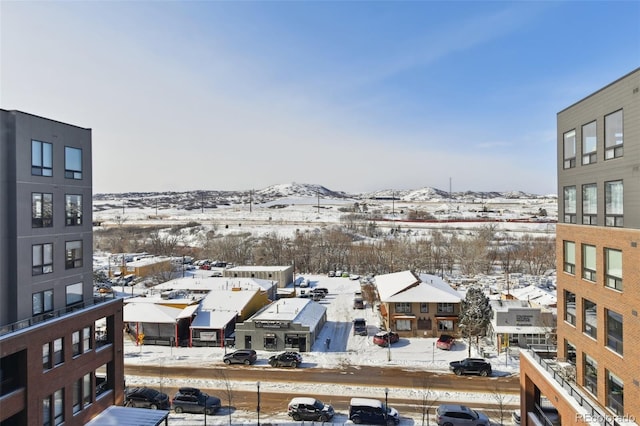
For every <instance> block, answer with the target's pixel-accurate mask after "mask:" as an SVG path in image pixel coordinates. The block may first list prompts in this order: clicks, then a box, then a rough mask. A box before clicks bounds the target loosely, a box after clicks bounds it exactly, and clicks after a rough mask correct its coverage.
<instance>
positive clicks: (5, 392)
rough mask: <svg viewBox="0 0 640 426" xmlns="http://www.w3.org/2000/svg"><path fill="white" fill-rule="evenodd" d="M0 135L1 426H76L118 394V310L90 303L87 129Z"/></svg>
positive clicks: (8, 125) (31, 127) (5, 121)
mask: <svg viewBox="0 0 640 426" xmlns="http://www.w3.org/2000/svg"><path fill="white" fill-rule="evenodd" d="M0 126H1V133H0V425H2V426H8V425H36V424H37V425H54V424H62V423H64V424H66V425H82V424H85V423H87V422H88V421H89V420H91V418H93V417H94V416H96V415H97V414H98V413H100V412H101V411H103V410H104V409H105V408H107V407H109V406H111V405H113V404H121V403H122V400H123V390H124V363H123V357H122V344H123V343H122V342H123V338H122V310H123V309H122V300H119V299H116V300H109V301H106V302H105V301H100V300H97V301H94V295H93V234H92V229H93V228H92V220H91V215H92V196H93V194H92V192H93V191H92V168H91V162H92V159H91V129H86V128H81V127H78V126H74V125H70V124H65V123H61V122H58V121H55V120H50V119H46V118H42V117H38V116H35V115H31V114H28V113H24V112H20V111H8V110H0Z"/></svg>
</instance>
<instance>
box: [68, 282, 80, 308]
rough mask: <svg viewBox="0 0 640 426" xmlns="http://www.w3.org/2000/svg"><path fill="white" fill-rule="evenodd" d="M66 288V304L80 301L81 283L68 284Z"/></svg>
mask: <svg viewBox="0 0 640 426" xmlns="http://www.w3.org/2000/svg"><path fill="white" fill-rule="evenodd" d="M66 290H67V306H69V305H73V304H76V303H80V302H82V283H76V284H71V285H68V286H67V287H66Z"/></svg>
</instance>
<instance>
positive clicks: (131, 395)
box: [124, 386, 171, 410]
mask: <svg viewBox="0 0 640 426" xmlns="http://www.w3.org/2000/svg"><path fill="white" fill-rule="evenodd" d="M124 405H125V407H135V408H150V409H152V410H169V409H170V408H171V404H170V402H169V396H168V395H167V394H166V393H163V392H160V391H157V390H155V389H152V388H147V387H142V386H140V387H132V388H126V389H125V390H124Z"/></svg>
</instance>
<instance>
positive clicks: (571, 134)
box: [563, 129, 576, 169]
mask: <svg viewBox="0 0 640 426" xmlns="http://www.w3.org/2000/svg"><path fill="white" fill-rule="evenodd" d="M563 140H564V143H563V145H564V168H565V169H572V168H574V167H575V166H576V130H575V129H573V130H570V131H568V132H567V133H565V134H564V135H563Z"/></svg>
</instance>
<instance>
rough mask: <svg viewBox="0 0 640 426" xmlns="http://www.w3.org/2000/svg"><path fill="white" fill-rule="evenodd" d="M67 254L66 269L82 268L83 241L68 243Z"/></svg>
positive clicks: (66, 245) (66, 246)
mask: <svg viewBox="0 0 640 426" xmlns="http://www.w3.org/2000/svg"><path fill="white" fill-rule="evenodd" d="M65 252H66V254H65V269H73V268H82V241H67V242H66V244H65Z"/></svg>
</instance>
